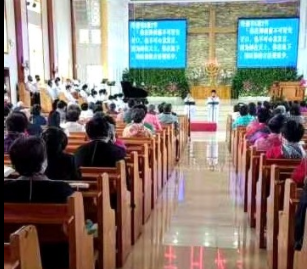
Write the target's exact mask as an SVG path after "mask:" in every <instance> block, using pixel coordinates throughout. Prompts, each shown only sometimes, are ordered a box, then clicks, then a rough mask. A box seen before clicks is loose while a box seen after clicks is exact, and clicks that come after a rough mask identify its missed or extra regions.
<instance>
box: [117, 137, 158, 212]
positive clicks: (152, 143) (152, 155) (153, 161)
mask: <svg viewBox="0 0 307 269" xmlns="http://www.w3.org/2000/svg"><path fill="white" fill-rule="evenodd" d="M158 136H159V135H158ZM122 139H123V142H124V143H125V145H126V146H127V148H128V151H130V150H133V147H135V146H142V145H145V144H146V145H148V159H149V160H148V161H149V163H148V164H149V168H150V170H151V208H152V209H153V208H154V206H155V204H156V202H157V199H158V190H159V187H158V182H159V179H160V177H159V176H158V174H159V172H160V171H159V168H158V167H159V166H160V167H161V164H160V165H159V166H158V160H159V159H160V160H161V156H160V151H159V150H158V151H157V149H156V143H158V146H160V145H159V142H157V141H156V139H157V140H158V139H159V137H158V138H138V139H136V138H122ZM158 155H159V156H158Z"/></svg>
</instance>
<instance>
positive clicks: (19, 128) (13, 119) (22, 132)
mask: <svg viewBox="0 0 307 269" xmlns="http://www.w3.org/2000/svg"><path fill="white" fill-rule="evenodd" d="M28 124H29V122H28V119H27V117H26V116H25V114H23V113H22V112H13V113H11V114H10V115H9V116H8V118H7V120H6V122H5V125H6V129H7V134H6V135H5V136H4V154H8V153H9V150H10V147H11V145H12V144H13V143H14V141H15V140H16V139H18V138H20V137H24V136H26V130H27V127H28Z"/></svg>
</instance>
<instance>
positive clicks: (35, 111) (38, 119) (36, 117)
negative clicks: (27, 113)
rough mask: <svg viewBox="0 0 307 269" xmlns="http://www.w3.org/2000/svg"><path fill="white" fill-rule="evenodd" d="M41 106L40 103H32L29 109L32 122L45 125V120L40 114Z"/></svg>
mask: <svg viewBox="0 0 307 269" xmlns="http://www.w3.org/2000/svg"><path fill="white" fill-rule="evenodd" d="M41 112H42V108H41V106H40V105H34V106H33V107H32V110H31V114H32V122H33V124H35V125H39V126H41V127H42V126H45V125H47V120H46V118H45V117H43V116H42V115H41Z"/></svg>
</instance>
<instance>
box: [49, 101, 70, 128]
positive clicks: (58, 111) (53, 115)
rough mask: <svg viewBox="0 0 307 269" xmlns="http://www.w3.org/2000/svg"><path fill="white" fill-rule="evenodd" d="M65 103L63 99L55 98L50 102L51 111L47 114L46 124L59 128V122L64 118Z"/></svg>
mask: <svg viewBox="0 0 307 269" xmlns="http://www.w3.org/2000/svg"><path fill="white" fill-rule="evenodd" d="M66 107H67V104H66V103H65V102H64V101H60V100H55V101H54V102H53V104H52V111H51V112H50V113H49V116H48V126H49V127H58V128H60V126H61V122H64V121H65V119H66Z"/></svg>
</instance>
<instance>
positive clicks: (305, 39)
mask: <svg viewBox="0 0 307 269" xmlns="http://www.w3.org/2000/svg"><path fill="white" fill-rule="evenodd" d="M300 21H301V25H300V43H299V53H298V64H297V68H298V70H299V73H301V74H304V77H305V78H307V1H306V0H301V7H300Z"/></svg>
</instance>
